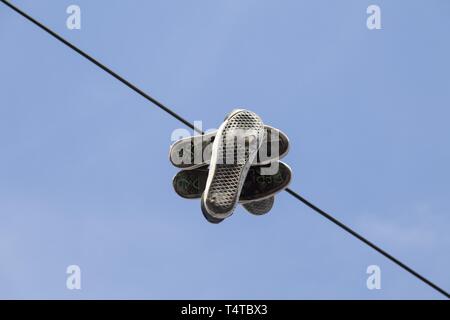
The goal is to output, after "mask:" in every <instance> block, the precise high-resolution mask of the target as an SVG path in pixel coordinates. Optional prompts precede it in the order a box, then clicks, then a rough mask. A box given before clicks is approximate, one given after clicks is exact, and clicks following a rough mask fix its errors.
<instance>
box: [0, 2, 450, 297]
mask: <svg viewBox="0 0 450 320" xmlns="http://www.w3.org/2000/svg"><path fill="white" fill-rule="evenodd" d="M12 2H14V3H15V4H16V5H18V6H19V7H21V8H22V9H23V10H25V11H26V12H28V13H29V14H31V15H32V16H34V17H35V18H37V19H39V20H40V21H42V22H44V23H45V24H47V25H48V26H49V27H51V28H52V29H53V30H55V31H57V32H58V33H60V34H61V35H63V36H64V37H66V38H67V39H68V40H70V41H72V42H73V43H75V44H76V45H78V46H79V47H81V48H82V49H83V50H85V51H87V52H88V53H90V54H92V55H93V56H94V57H96V58H97V59H99V60H100V61H102V62H103V63H104V64H106V65H108V66H110V67H111V68H112V69H114V70H115V71H117V72H118V73H120V74H122V75H123V76H125V77H126V78H127V79H129V80H131V81H132V82H134V83H136V84H137V85H138V86H139V87H141V88H142V89H143V90H144V91H147V92H148V93H150V94H152V95H153V96H155V97H156V98H158V99H159V100H161V101H162V102H164V103H166V104H167V105H169V106H171V107H172V108H173V109H174V110H176V111H177V112H178V113H180V114H181V115H183V116H185V117H186V118H188V119H189V120H192V121H194V120H202V121H203V123H204V127H205V128H211V127H218V126H219V124H220V122H221V121H222V120H223V118H224V116H225V115H226V114H227V113H228V112H229V111H230V110H232V109H234V108H236V107H245V108H247V109H250V110H252V111H255V112H257V113H258V114H260V116H261V117H262V119H263V120H264V122H265V123H267V124H269V125H272V126H275V127H278V128H280V129H281V130H283V131H284V132H286V133H287V134H288V136H289V137H290V139H291V143H292V145H291V151H290V154H289V155H288V156H287V157H286V160H285V161H286V162H287V163H288V164H289V165H290V166H291V168H292V169H293V174H294V180H293V182H292V185H291V187H292V189H294V190H296V191H298V192H299V193H301V194H302V195H304V196H305V197H306V198H308V199H310V200H311V201H312V202H314V203H315V204H317V205H319V206H320V207H321V208H323V209H325V210H327V211H329V212H331V213H332V214H333V215H334V216H335V217H337V218H339V219H340V220H342V221H343V222H345V223H346V224H348V225H350V226H352V227H353V228H355V229H356V230H358V231H360V232H361V233H362V234H364V235H366V236H367V237H369V238H370V239H371V240H372V241H374V242H375V243H377V244H379V245H380V246H381V247H383V248H384V249H386V250H387V251H389V252H390V253H392V254H393V255H395V256H397V257H398V258H399V259H400V260H402V261H404V262H405V263H407V264H409V265H411V266H413V267H414V268H415V269H416V270H417V271H419V272H421V273H423V274H424V275H426V276H428V277H429V278H430V279H431V280H433V281H435V282H436V283H438V284H440V285H441V286H442V287H444V288H446V289H447V290H449V289H450V275H449V273H448V270H449V269H450V253H449V246H450V234H449V232H448V226H449V225H450V204H449V201H448V199H449V198H450V185H449V181H450V170H449V169H448V163H450V148H449V136H450V127H449V126H448V118H449V116H450V111H449V109H448V106H449V102H450V78H449V73H450V61H449V58H448V57H449V56H450V44H449V41H448V35H449V31H450V19H448V13H449V12H450V2H448V1H445V0H434V1H430V0H427V1H406V0H403V1H363V0H354V1H339V2H338V1H317V0H316V1H294V0H286V1H282V2H280V1H257V0H229V1H207V0H196V1H181V0H178V1H162V0H161V1H146V2H144V1H137V0H133V1H126V2H124V1H109V0H108V1H106V0H102V1H100V0H97V1H87V0H76V1H73V0H71V1H66V0H60V1H57V2H56V1H51V0H45V1H44V0H41V1H25V0H15V1H12ZM70 4H78V5H79V6H80V7H81V10H82V29H81V30H72V31H71V30H68V29H67V28H66V25H65V20H66V17H67V14H66V12H65V11H66V8H67V6H69V5H70ZM370 4H378V5H379V6H380V7H381V12H382V30H375V31H369V30H368V29H367V27H366V18H367V14H366V8H367V6H368V5H370ZM182 127H183V126H182V125H181V124H180V123H178V122H177V121H176V120H175V119H173V118H171V117H170V116H169V115H167V114H165V113H163V112H162V111H161V110H159V109H157V108H156V107H154V106H153V105H151V104H149V103H148V102H147V101H146V100H144V99H143V98H142V97H140V96H138V95H137V94H135V93H134V92H132V91H131V90H129V89H128V88H126V87H124V86H123V85H122V84H121V83H119V82H118V81H117V80H115V79H113V78H112V77H110V76H109V75H107V74H105V73H104V72H102V71H100V70H99V69H98V68H97V67H96V66H94V65H92V64H91V63H89V62H88V61H86V60H85V59H83V58H81V57H80V56H78V55H77V54H75V53H74V52H73V51H71V50H70V49H68V48H67V47H64V46H63V45H61V44H60V43H59V42H57V41H56V40H54V39H53V38H51V37H49V36H48V35H47V34H46V33H44V32H43V31H41V30H39V29H38V28H36V27H35V26H34V25H32V24H31V23H29V22H27V21H26V20H25V19H23V18H22V17H20V16H19V15H17V14H16V13H14V12H12V11H11V10H9V9H8V8H6V7H5V6H4V5H3V4H0V150H1V151H0V221H1V223H0V298H32V299H34V298H61V299H79V298H86V299H93V298H119V299H128V298H137V299H144V298H158V299H161V298H168V299H170V298H176V299H179V298H187V299H215V298H222V299H228V298H235V299H241V298H242V299H244V298H250V299H251V298H257V299H259V298H266V299H347V298H353V299H434V298H441V296H440V295H439V294H437V293H436V292H435V291H433V290H432V289H430V288H429V287H427V286H426V285H424V284H422V283H421V282H419V281H418V280H417V279H415V278H413V277H412V276H411V275H409V274H408V273H406V272H405V271H403V270H402V269H400V268H399V267H397V266H396V265H394V264H393V263H391V262H390V261H388V260H386V259H385V258H384V257H382V256H380V255H379V254H378V253H376V252H374V251H373V250H372V249H370V248H368V247H367V246H365V245H364V244H362V243H360V242H359V241H358V240H356V239H354V238H353V237H351V236H350V235H348V234H346V233H345V232H344V231H342V230H340V229H338V228H337V227H336V226H334V225H332V224H331V223H329V222H328V221H326V220H324V218H322V217H321V216H319V215H317V214H316V213H314V212H312V211H311V210H310V209H308V208H306V207H305V206H304V205H302V204H301V203H299V202H298V201H297V200H295V199H294V198H292V197H291V196H289V195H288V194H286V193H282V194H280V195H279V196H277V198H276V203H275V207H274V209H273V210H272V211H271V212H270V214H268V215H266V216H263V217H254V216H251V215H249V214H248V213H246V212H245V211H244V210H243V209H242V208H239V209H237V210H236V212H235V214H234V215H233V216H232V217H231V218H230V219H228V220H227V221H225V222H224V223H222V224H220V225H211V224H209V223H207V222H206V221H205V220H204V218H203V216H202V214H201V211H200V204H199V202H198V201H187V200H183V199H181V198H179V197H178V196H177V195H176V194H175V193H174V192H173V191H172V186H171V179H172V177H173V176H174V175H175V173H176V172H177V170H176V169H175V168H174V167H172V166H171V165H170V164H169V161H168V158H167V154H168V148H169V145H170V142H171V141H170V135H171V133H172V131H173V130H174V129H177V128H182ZM71 264H76V265H79V266H80V267H81V270H82V289H81V290H79V291H76V290H73V291H70V290H68V289H67V288H66V277H67V275H66V273H65V271H66V267H67V266H68V265H71ZM373 264H376V265H379V266H380V267H381V272H382V289H381V290H368V289H367V288H366V279H367V276H368V275H367V274H366V268H367V266H369V265H373Z"/></svg>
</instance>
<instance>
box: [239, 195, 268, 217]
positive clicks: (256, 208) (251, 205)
mask: <svg viewBox="0 0 450 320" xmlns="http://www.w3.org/2000/svg"><path fill="white" fill-rule="evenodd" d="M274 202H275V197H273V196H272V197H270V198H266V199H263V200H257V201H252V202H247V203H243V204H242V206H243V207H244V208H245V210H247V211H248V212H250V213H251V214H254V215H257V216H261V215H263V214H266V213H268V212H269V211H270V210H271V209H272V207H273V203H274Z"/></svg>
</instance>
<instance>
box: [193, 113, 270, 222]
mask: <svg viewBox="0 0 450 320" xmlns="http://www.w3.org/2000/svg"><path fill="white" fill-rule="evenodd" d="M263 138H264V124H263V122H262V120H261V119H260V118H259V117H258V115H257V114H256V113H254V112H251V111H248V110H235V111H233V112H232V113H231V114H230V115H229V116H228V117H227V118H226V119H225V121H224V122H223V123H222V125H221V126H220V128H219V130H218V131H217V134H216V138H215V139H214V142H213V146H212V155H211V161H210V165H209V173H208V179H207V180H206V186H205V192H204V193H203V195H202V199H201V202H202V206H201V207H202V211H203V214H204V215H205V216H209V217H212V218H214V219H225V218H227V217H229V216H230V215H231V214H233V211H234V208H235V207H236V205H237V203H238V200H239V197H240V194H241V190H242V187H243V185H244V182H245V179H246V177H247V173H248V170H249V169H250V166H251V164H252V163H253V161H254V160H255V159H256V156H257V153H258V149H259V147H260V146H261V144H262V142H263Z"/></svg>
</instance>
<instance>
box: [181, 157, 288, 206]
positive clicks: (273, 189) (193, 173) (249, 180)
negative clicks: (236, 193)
mask: <svg viewBox="0 0 450 320" xmlns="http://www.w3.org/2000/svg"><path fill="white" fill-rule="evenodd" d="M265 166H268V165H265ZM265 166H251V167H250V169H249V170H248V173H247V177H246V179H245V182H244V185H243V187H242V191H241V194H240V197H239V203H240V204H247V203H251V202H253V201H261V200H264V199H267V198H270V197H273V196H274V195H275V194H277V193H278V192H280V191H283V190H284V189H285V188H287V187H288V186H289V184H290V182H291V180H292V171H291V168H289V166H288V165H287V164H285V163H284V162H281V161H280V162H279V163H278V172H277V173H276V174H273V175H262V174H261V169H262V168H264V167H265ZM208 172H209V170H208V166H203V167H201V168H197V169H194V170H181V171H180V172H178V173H177V174H176V175H175V177H174V178H173V179H172V185H173V188H174V190H175V192H176V193H177V194H178V195H179V196H180V197H182V198H185V199H199V198H201V196H202V193H203V192H204V191H205V188H206V181H207V179H208Z"/></svg>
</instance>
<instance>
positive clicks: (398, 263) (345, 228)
mask: <svg viewBox="0 0 450 320" xmlns="http://www.w3.org/2000/svg"><path fill="white" fill-rule="evenodd" d="M0 1H1V2H3V3H4V4H5V5H6V6H8V7H9V8H10V9H12V10H14V11H15V12H17V13H18V14H20V15H21V16H23V17H24V18H26V19H27V20H28V21H30V22H32V23H33V24H35V25H36V26H38V27H39V28H41V29H42V30H44V31H45V32H47V33H48V34H50V35H51V36H53V37H54V38H56V39H57V40H59V41H60V42H62V43H63V44H65V45H66V46H68V47H69V48H71V49H72V50H74V51H75V52H77V53H78V54H80V55H81V56H83V57H84V58H86V59H87V60H89V61H90V62H92V63H93V64H95V65H96V66H98V67H99V68H100V69H102V70H103V71H105V72H106V73H108V74H110V75H111V76H113V77H114V78H116V79H117V80H119V81H120V82H122V83H123V84H125V85H126V86H127V87H129V88H130V89H131V90H133V91H135V92H136V93H138V94H139V95H141V96H142V97H144V98H145V99H147V100H148V101H150V102H151V103H153V104H154V105H156V106H157V107H159V108H160V109H161V110H163V111H165V112H166V113H168V114H170V115H171V116H172V117H174V118H175V119H177V120H178V121H180V122H181V123H183V124H184V125H186V126H188V127H189V128H191V129H192V130H194V131H196V132H198V133H200V134H203V131H202V130H200V129H198V128H196V127H195V126H194V125H193V124H192V123H191V122H189V121H188V120H186V119H185V118H183V117H182V116H180V115H179V114H177V113H176V112H174V111H173V110H171V109H170V108H168V107H167V106H165V105H164V104H163V103H161V102H159V101H158V100H156V99H155V98H153V97H151V96H150V95H148V94H147V93H145V92H144V91H142V90H141V89H139V88H138V87H137V86H136V85H134V84H132V83H131V82H129V81H128V80H126V79H125V78H123V77H122V76H120V75H119V74H117V73H116V72H114V71H112V70H111V69H110V68H108V67H107V66H105V65H104V64H102V63H100V62H99V61H98V60H96V59H94V58H93V57H92V56H90V55H89V54H87V53H86V52H84V51H83V50H81V49H79V48H78V47H76V46H75V45H73V44H72V43H70V42H69V41H67V40H66V39H64V38H63V37H61V36H60V35H58V34H57V33H55V32H54V31H52V30H51V29H49V28H48V27H46V26H45V25H44V24H42V23H41V22H39V21H37V20H36V19H34V18H33V17H31V16H30V15H28V14H27V13H25V12H23V11H22V10H20V9H19V8H17V7H16V6H14V5H13V4H11V3H9V1H6V0H0ZM285 190H286V192H287V193H289V194H290V195H291V196H293V197H294V198H296V199H297V200H299V201H301V202H302V203H304V204H305V205H306V206H308V207H309V208H311V209H313V210H314V211H315V212H317V213H318V214H320V215H321V216H323V217H325V218H326V219H328V220H329V221H331V222H333V223H334V224H336V225H337V226H338V227H340V228H341V229H343V230H345V231H346V232H348V233H349V234H351V235H352V236H354V237H355V238H357V239H359V240H360V241H362V242H363V243H365V244H366V245H368V246H369V247H371V248H372V249H374V250H376V251H378V252H379V253H381V254H382V255H383V256H385V257H386V258H388V259H389V260H391V261H392V262H394V263H395V264H397V265H398V266H399V267H401V268H402V269H404V270H405V271H407V272H408V273H410V274H412V275H413V276H414V277H416V278H417V279H419V280H421V281H422V282H424V283H425V284H427V285H428V286H430V287H431V288H433V289H434V290H436V291H438V292H439V293H441V294H443V295H444V296H445V297H446V298H448V299H450V294H449V293H448V292H446V291H445V290H444V289H442V288H441V287H439V286H438V285H436V284H435V283H433V282H431V281H430V280H428V279H427V278H425V277H424V276H422V275H420V274H419V273H418V272H416V271H414V270H413V269H411V268H410V267H408V266H407V265H406V264H404V263H403V262H401V261H400V260H398V259H397V258H395V257H394V256H392V255H390V254H389V253H387V252H386V251H384V250H383V249H381V248H380V247H378V246H377V245H375V244H373V243H372V242H371V241H369V240H367V239H366V238H365V237H363V236H361V235H360V234H359V233H357V232H356V231H354V230H353V229H351V228H350V227H348V226H346V225H345V224H344V223H342V222H340V221H339V220H337V219H336V218H334V217H332V216H331V215H330V214H328V213H326V212H325V211H323V210H322V209H320V208H319V207H317V206H315V205H314V204H312V203H311V202H309V201H308V200H306V199H305V198H303V197H302V196H300V195H299V194H298V193H296V192H295V191H293V190H291V189H290V188H286V189H285Z"/></svg>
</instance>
